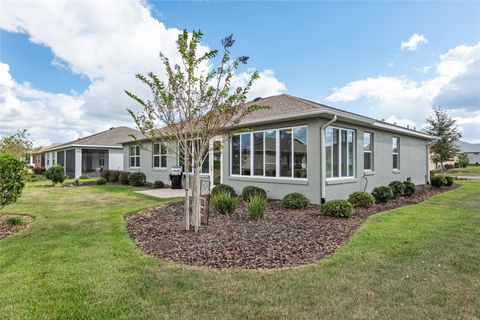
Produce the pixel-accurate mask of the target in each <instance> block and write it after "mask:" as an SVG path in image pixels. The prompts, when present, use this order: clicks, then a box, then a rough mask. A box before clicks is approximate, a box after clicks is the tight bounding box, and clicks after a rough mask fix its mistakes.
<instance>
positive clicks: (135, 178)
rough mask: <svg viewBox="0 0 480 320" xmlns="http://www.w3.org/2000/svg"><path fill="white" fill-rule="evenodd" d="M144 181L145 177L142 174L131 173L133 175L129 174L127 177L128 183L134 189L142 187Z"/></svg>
mask: <svg viewBox="0 0 480 320" xmlns="http://www.w3.org/2000/svg"><path fill="white" fill-rule="evenodd" d="M146 181H147V177H146V176H145V173H143V172H133V173H130V176H129V177H128V183H129V184H130V185H131V186H134V187H140V186H143V185H144V184H145V182H146Z"/></svg>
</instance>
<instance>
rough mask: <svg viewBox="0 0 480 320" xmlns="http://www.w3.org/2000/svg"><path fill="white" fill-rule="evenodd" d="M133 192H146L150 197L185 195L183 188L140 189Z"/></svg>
mask: <svg viewBox="0 0 480 320" xmlns="http://www.w3.org/2000/svg"><path fill="white" fill-rule="evenodd" d="M135 192H138V193H142V194H146V195H148V196H152V197H158V198H175V197H184V196H185V189H170V188H161V189H149V190H141V191H135ZM190 194H192V193H191V191H190Z"/></svg>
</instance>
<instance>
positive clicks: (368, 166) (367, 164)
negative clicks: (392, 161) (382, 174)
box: [363, 152, 372, 170]
mask: <svg viewBox="0 0 480 320" xmlns="http://www.w3.org/2000/svg"><path fill="white" fill-rule="evenodd" d="M363 169H365V170H372V154H371V153H370V152H364V153H363Z"/></svg>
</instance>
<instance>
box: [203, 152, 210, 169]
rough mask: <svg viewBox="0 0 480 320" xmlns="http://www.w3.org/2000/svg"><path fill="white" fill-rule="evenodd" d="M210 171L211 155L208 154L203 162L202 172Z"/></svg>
mask: <svg viewBox="0 0 480 320" xmlns="http://www.w3.org/2000/svg"><path fill="white" fill-rule="evenodd" d="M209 172H210V157H209V156H208V155H207V156H206V157H205V158H204V160H203V163H202V173H209Z"/></svg>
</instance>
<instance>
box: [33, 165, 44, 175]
mask: <svg viewBox="0 0 480 320" xmlns="http://www.w3.org/2000/svg"><path fill="white" fill-rule="evenodd" d="M32 171H33V173H35V174H44V173H45V168H40V167H34V168H33V169H32Z"/></svg>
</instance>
